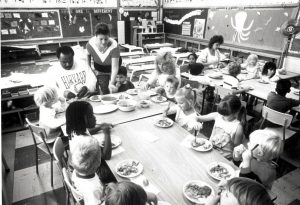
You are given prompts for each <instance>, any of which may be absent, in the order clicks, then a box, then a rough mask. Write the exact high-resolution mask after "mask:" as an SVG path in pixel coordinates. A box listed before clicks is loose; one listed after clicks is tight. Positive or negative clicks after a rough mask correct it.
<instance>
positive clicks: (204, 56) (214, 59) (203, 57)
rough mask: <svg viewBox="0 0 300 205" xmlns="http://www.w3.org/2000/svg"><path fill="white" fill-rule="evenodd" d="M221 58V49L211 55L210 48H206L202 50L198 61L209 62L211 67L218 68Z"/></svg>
mask: <svg viewBox="0 0 300 205" xmlns="http://www.w3.org/2000/svg"><path fill="white" fill-rule="evenodd" d="M220 60H221V54H220V51H219V50H216V51H215V55H214V56H213V55H211V53H210V51H209V48H205V49H203V50H202V51H201V52H200V55H199V57H198V58H197V61H196V62H197V63H209V64H210V65H209V66H208V67H209V68H216V67H217V66H218V64H219V62H220Z"/></svg>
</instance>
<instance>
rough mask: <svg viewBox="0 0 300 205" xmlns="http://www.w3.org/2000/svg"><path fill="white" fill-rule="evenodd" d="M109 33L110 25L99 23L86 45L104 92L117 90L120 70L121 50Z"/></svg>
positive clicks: (89, 62) (88, 56)
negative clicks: (116, 84) (116, 82)
mask: <svg viewBox="0 0 300 205" xmlns="http://www.w3.org/2000/svg"><path fill="white" fill-rule="evenodd" d="M109 35H110V30H109V28H108V25H107V24H104V23H99V24H97V25H96V27H95V36H94V37H92V38H91V39H90V40H89V42H88V43H87V45H86V49H87V51H88V55H87V61H88V65H89V66H91V57H93V60H94V69H95V71H94V72H95V74H96V76H97V82H98V85H100V88H101V91H102V94H108V93H109V92H117V88H116V86H114V84H115V81H116V76H117V73H118V70H119V58H120V50H119V46H118V43H117V42H116V41H115V40H114V39H112V38H110V37H109Z"/></svg>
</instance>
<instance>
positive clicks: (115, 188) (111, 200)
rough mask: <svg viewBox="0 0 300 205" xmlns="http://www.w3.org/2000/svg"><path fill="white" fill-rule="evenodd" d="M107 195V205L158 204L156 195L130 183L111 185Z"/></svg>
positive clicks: (106, 191) (123, 182)
mask: <svg viewBox="0 0 300 205" xmlns="http://www.w3.org/2000/svg"><path fill="white" fill-rule="evenodd" d="M105 194H106V197H105V198H106V199H105V205H134V204H136V205H146V204H152V205H156V204H157V197H156V195H155V194H153V193H149V192H145V191H144V189H143V188H142V187H141V186H139V185H137V184H134V183H133V182H130V181H122V182H118V183H109V184H108V185H107V187H106V189H105ZM147 202H148V203H147Z"/></svg>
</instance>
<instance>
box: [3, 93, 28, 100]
mask: <svg viewBox="0 0 300 205" xmlns="http://www.w3.org/2000/svg"><path fill="white" fill-rule="evenodd" d="M32 96H33V94H29V95H19V96H16V97H8V98H1V101H8V100H15V99H21V98H28V97H32Z"/></svg>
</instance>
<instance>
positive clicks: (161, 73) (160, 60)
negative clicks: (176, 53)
mask: <svg viewBox="0 0 300 205" xmlns="http://www.w3.org/2000/svg"><path fill="white" fill-rule="evenodd" d="M155 65H156V66H155V70H154V71H153V72H152V75H151V77H150V78H149V80H148V81H147V83H146V84H145V85H144V88H145V89H148V88H149V87H151V86H152V87H156V86H160V87H163V86H164V85H165V82H166V80H167V78H168V77H169V76H175V77H176V78H177V79H178V81H179V84H178V88H179V87H180V84H181V78H180V69H179V68H178V67H176V65H175V61H174V58H173V56H172V53H171V52H162V53H158V54H157V56H156V58H155Z"/></svg>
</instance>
